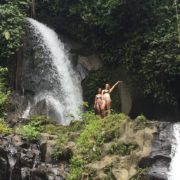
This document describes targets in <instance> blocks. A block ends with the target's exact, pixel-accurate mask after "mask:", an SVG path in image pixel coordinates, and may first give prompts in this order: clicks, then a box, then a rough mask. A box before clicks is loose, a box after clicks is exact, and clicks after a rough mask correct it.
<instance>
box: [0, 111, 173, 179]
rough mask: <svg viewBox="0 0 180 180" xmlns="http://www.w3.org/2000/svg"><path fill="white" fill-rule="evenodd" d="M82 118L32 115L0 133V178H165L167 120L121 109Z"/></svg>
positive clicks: (167, 138) (169, 129)
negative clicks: (63, 120)
mask: <svg viewBox="0 0 180 180" xmlns="http://www.w3.org/2000/svg"><path fill="white" fill-rule="evenodd" d="M82 120H83V121H73V122H72V123H71V125H70V126H61V125H57V124H56V123H54V122H51V121H50V120H47V119H46V120H45V121H44V120H43V118H42V117H36V118H34V119H31V120H27V122H26V123H24V124H21V123H20V124H18V123H17V124H16V125H14V127H12V128H11V131H9V135H8V133H7V132H6V135H2V134H1V137H0V169H1V171H0V180H9V179H14V180H26V179H33V180H46V179H47V180H59V179H68V180H73V179H74V180H77V179H87V178H89V179H102V180H103V179H117V180H129V179H136V180H143V179H146V180H147V179H150V180H157V179H161V180H165V179H166V174H165V173H164V172H167V169H168V166H169V162H170V160H171V159H170V152H171V145H170V133H171V124H170V123H162V122H161V123H158V122H155V121H148V120H146V118H145V117H144V116H139V117H137V118H136V119H135V120H131V119H130V118H129V117H128V116H125V115H124V114H115V115H112V116H109V117H106V118H105V119H103V120H102V119H100V118H99V117H97V116H94V115H93V113H85V114H84V115H83V116H82ZM26 127H28V130H27V129H26ZM39 127H41V128H40V129H38V128H39ZM28 131H31V133H29V132H28ZM35 131H36V132H37V134H36V135H34V136H33V134H35Z"/></svg>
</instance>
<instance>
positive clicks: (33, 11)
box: [31, 0, 36, 18]
mask: <svg viewBox="0 0 180 180" xmlns="http://www.w3.org/2000/svg"><path fill="white" fill-rule="evenodd" d="M31 8H32V10H31V17H33V18H34V17H35V14H36V11H35V0H32V6H31Z"/></svg>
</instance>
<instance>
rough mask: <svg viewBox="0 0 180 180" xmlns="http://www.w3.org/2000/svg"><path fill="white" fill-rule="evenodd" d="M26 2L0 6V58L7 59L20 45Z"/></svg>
mask: <svg viewBox="0 0 180 180" xmlns="http://www.w3.org/2000/svg"><path fill="white" fill-rule="evenodd" d="M27 7H28V1H27V0H21V1H18V0H14V1H13V0H11V1H8V2H7V3H5V2H4V4H2V5H0V18H1V21H0V52H1V54H0V58H6V59H7V58H9V57H10V56H11V55H12V54H14V53H15V52H16V51H17V49H18V48H19V47H20V46H21V45H22V36H23V35H24V28H23V25H24V17H25V12H26V9H27Z"/></svg>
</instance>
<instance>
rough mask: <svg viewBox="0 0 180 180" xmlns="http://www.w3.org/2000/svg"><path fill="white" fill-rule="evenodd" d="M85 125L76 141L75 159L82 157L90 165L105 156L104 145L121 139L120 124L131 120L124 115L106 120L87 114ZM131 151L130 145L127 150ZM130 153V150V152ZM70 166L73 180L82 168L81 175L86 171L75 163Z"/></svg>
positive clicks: (111, 116) (112, 116)
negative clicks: (118, 138)
mask: <svg viewBox="0 0 180 180" xmlns="http://www.w3.org/2000/svg"><path fill="white" fill-rule="evenodd" d="M82 118H83V119H85V120H84V123H85V124H86V125H85V126H84V127H83V130H82V132H81V134H80V136H79V137H78V138H77V140H76V148H75V150H74V155H73V157H80V158H81V159H83V163H84V165H85V164H88V163H90V162H92V161H94V160H98V159H100V158H102V156H103V144H104V143H105V142H107V141H110V139H111V140H114V139H116V138H117V137H119V128H120V124H121V122H122V121H124V120H128V119H129V118H128V117H127V116H126V115H124V114H113V115H110V116H108V117H105V118H104V119H101V118H100V117H99V116H95V115H94V114H92V113H87V114H84V115H83V116H82ZM127 149H128V150H129V149H131V148H130V145H129V146H127V148H126V150H127ZM129 151H130V150H129ZM75 160H76V158H75V159H73V163H72V162H71V165H70V172H69V175H68V177H71V179H73V177H75V176H74V174H75V173H77V172H78V169H79V168H80V171H79V172H80V173H82V172H84V171H86V168H83V169H82V166H79V164H76V163H75ZM80 173H78V176H76V178H74V180H75V179H78V178H79V177H81V176H80Z"/></svg>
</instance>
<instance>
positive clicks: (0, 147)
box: [0, 135, 66, 180]
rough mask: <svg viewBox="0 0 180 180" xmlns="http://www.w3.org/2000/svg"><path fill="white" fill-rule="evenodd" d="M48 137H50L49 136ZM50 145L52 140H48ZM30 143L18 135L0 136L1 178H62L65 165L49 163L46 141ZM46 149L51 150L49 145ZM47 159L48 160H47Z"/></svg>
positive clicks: (43, 179) (8, 179) (38, 179)
mask: <svg viewBox="0 0 180 180" xmlns="http://www.w3.org/2000/svg"><path fill="white" fill-rule="evenodd" d="M46 138H49V136H48V137H47V136H46ZM46 142H47V144H48V145H50V140H47V141H46ZM41 143H42V144H38V143H29V142H27V141H24V140H22V138H21V137H20V136H18V135H10V136H6V137H0V180H11V179H14V180H29V179H32V180H61V179H63V176H64V175H65V173H66V169H65V165H63V164H61V165H60V166H59V165H58V166H57V165H56V164H53V163H52V162H50V163H48V158H45V159H43V158H42V156H47V155H46V154H47V153H48V152H43V149H44V148H43V144H45V142H43V141H42V142H41ZM46 150H49V151H50V148H49V147H47V148H46ZM45 160H46V161H45Z"/></svg>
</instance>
